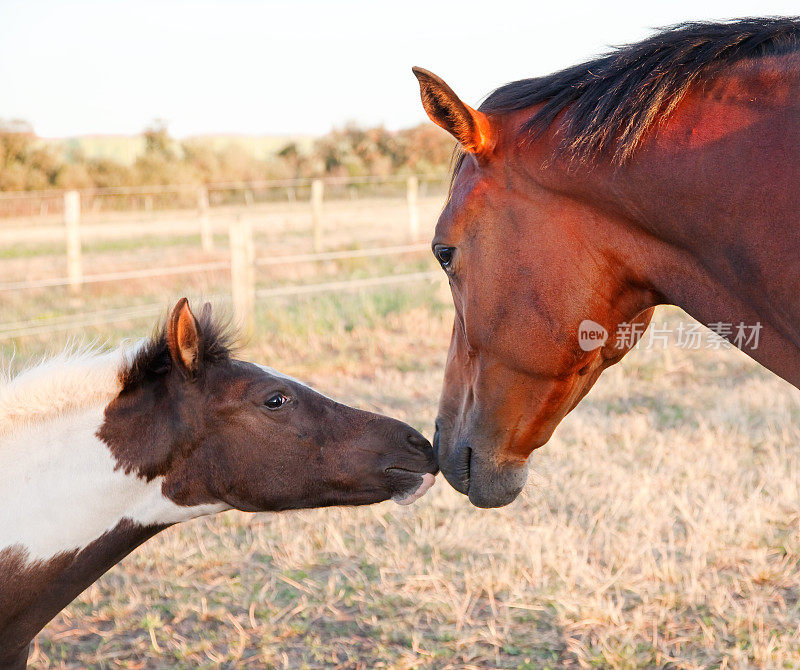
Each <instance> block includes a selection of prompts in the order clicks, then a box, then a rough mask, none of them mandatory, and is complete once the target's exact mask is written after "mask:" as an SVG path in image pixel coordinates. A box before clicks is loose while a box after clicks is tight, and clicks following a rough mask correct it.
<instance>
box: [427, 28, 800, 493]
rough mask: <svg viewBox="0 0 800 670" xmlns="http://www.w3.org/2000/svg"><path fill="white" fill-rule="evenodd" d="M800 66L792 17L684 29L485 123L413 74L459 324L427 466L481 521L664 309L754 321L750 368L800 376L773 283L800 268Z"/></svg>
mask: <svg viewBox="0 0 800 670" xmlns="http://www.w3.org/2000/svg"><path fill="white" fill-rule="evenodd" d="M798 51H800V21H798V20H797V19H790V18H786V19H784V18H775V19H743V20H740V21H733V22H730V23H720V24H705V23H699V24H686V25H682V26H678V27H675V28H673V29H669V30H666V31H665V32H663V33H659V34H656V35H654V36H653V37H651V38H648V39H647V40H644V41H643V42H640V43H638V44H634V45H630V46H628V47H623V48H620V49H618V50H616V51H613V52H611V53H610V54H607V55H605V56H602V57H600V58H598V59H596V60H594V61H592V62H589V63H584V64H582V65H578V66H575V67H572V68H568V69H567V70H564V71H562V72H558V73H555V74H552V75H548V76H545V77H541V78H537V79H527V80H522V81H518V82H512V83H510V84H507V85H505V86H502V87H500V88H499V89H497V90H496V91H494V92H493V93H492V94H491V95H490V96H489V97H488V98H487V99H486V100H485V101H484V103H483V104H482V105H481V106H480V108H479V109H478V110H475V109H473V108H471V107H469V106H468V105H466V104H465V103H464V102H462V101H461V100H460V99H459V98H458V96H457V95H456V94H455V93H454V92H453V91H452V89H451V88H450V87H449V86H448V85H447V84H445V82H443V81H442V80H441V79H439V78H438V77H437V76H435V75H433V74H432V73H430V72H428V71H426V70H422V69H419V68H415V69H414V74H415V75H416V76H417V79H418V80H419V84H420V91H421V96H422V103H423V106H424V107H425V110H426V112H427V113H428V116H429V117H430V118H431V120H433V121H434V122H435V123H436V124H438V125H439V126H441V127H442V128H444V129H445V130H447V131H448V132H449V133H450V134H452V135H453V136H454V137H455V138H456V140H457V141H458V143H459V144H460V147H461V148H460V150H459V152H458V160H457V161H456V164H455V169H454V171H453V181H452V184H451V190H450V194H449V198H448V201H447V203H446V205H445V207H444V210H443V212H442V214H441V216H440V218H439V221H438V225H437V227H436V232H435V236H434V239H433V252H434V255H435V256H436V258H437V259H438V261H439V263H440V264H441V266H442V267H443V269H444V271H445V272H446V273H447V276H448V279H449V282H450V287H451V291H452V295H453V302H454V304H455V312H456V314H455V323H454V326H453V334H452V341H451V344H450V351H449V356H448V359H447V366H446V370H445V379H444V388H443V391H442V396H441V401H440V406H439V416H438V421H437V433H436V436H435V438H434V451H437V449H438V459H439V464H440V467H441V469H442V473H443V474H444V475H445V477H446V478H447V479H448V481H449V482H450V483H451V484H452V485H453V486H454V487H455V488H456V489H458V490H459V491H461V492H462V493H466V494H468V495H469V498H470V500H471V501H472V502H473V503H474V504H476V505H479V506H498V505H503V504H506V503H508V502H510V501H511V500H513V499H514V498H515V496H516V495H517V494H518V493H519V491H520V489H521V488H522V486H523V484H524V481H525V477H526V463H527V458H528V456H529V455H530V454H531V452H532V451H533V450H534V449H536V448H537V447H539V446H541V445H543V444H544V443H545V442H547V440H548V439H549V437H550V435H551V434H552V432H553V430H554V429H555V427H556V426H557V425H558V423H559V422H560V421H561V419H562V418H563V417H564V416H565V415H566V414H567V413H568V412H569V411H570V410H571V409H572V408H573V407H574V406H575V405H576V404H577V403H578V402H579V401H580V399H581V398H582V397H583V396H584V395H585V394H586V393H587V392H588V391H589V389H590V388H591V387H592V385H593V384H594V383H595V381H596V380H597V378H598V376H599V375H600V374H601V372H602V371H603V370H604V369H605V368H607V367H608V366H609V365H611V364H613V363H615V362H617V361H619V360H620V359H621V358H622V357H623V356H624V355H625V353H626V352H627V351H628V350H629V349H630V348H631V347H632V346H633V345H635V343H636V340H637V338H638V337H639V336H640V335H641V334H642V333H643V331H644V329H645V328H646V327H647V324H648V323H649V320H650V317H651V315H652V308H653V307H654V306H655V305H657V304H659V303H673V304H677V305H680V306H681V307H683V308H684V309H686V310H687V311H688V312H689V313H690V314H692V315H693V316H695V318H697V319H698V320H700V321H702V322H704V323H706V324H711V323H715V322H717V321H719V322H724V321H727V322H729V323H734V322H739V321H747V322H749V323H751V324H752V323H756V322H759V324H760V325H763V327H764V335H765V337H764V338H763V342H762V344H763V346H762V347H760V348H759V349H758V350H757V351H753V350H751V351H748V353H750V354H751V355H753V356H754V357H755V358H757V359H758V360H759V361H761V362H763V363H764V365H766V366H767V367H770V368H771V369H773V370H775V371H776V372H778V373H779V374H782V376H784V377H785V378H786V379H789V380H796V379H797V378H798V377H800V373H798V368H799V367H800V365H798V361H797V357H796V356H795V354H794V353H791V354H790V353H789V352H795V351H796V346H797V345H796V343H797V342H798V341H800V335H798V332H800V328H799V327H798V326H797V325H796V318H795V316H796V315H795V314H794V312H793V310H794V307H793V305H794V304H796V301H795V297H794V293H792V291H795V290H796V289H790V288H787V287H792V286H796V282H794V283H793V281H794V280H792V279H790V278H787V277H786V276H781V275H779V276H778V277H777V278H774V277H772V273H775V272H776V270H775V268H776V267H783V268H794V267H796V260H795V259H796V247H794V246H793V245H792V244H791V243H790V242H791V241H792V240H795V239H796V236H797V233H796V231H797V213H796V212H797V211H798V210H797V197H796V195H795V194H797V189H796V188H795V186H794V184H795V183H796V179H797V173H796V171H793V170H792V169H789V168H787V167H786V165H785V163H783V162H781V161H782V160H783V159H782V158H780V157H782V156H788V155H795V154H796V150H797V140H796V138H797V121H798V118H797V109H798V102H797V101H798V99H800V91H799V90H798V89H799V88H800V84H799V83H798V82H799V80H800V72H798V67H797V53H798ZM762 147H767V148H768V150H769V151H771V152H772V154H768V155H766V156H765V155H763V152H764V151H767V149H764V150H763V151H762ZM773 165H774V166H775V167H774V168H772V167H770V166H773ZM778 165H780V166H781V167H780V168H779V167H777V166H778ZM792 165H794V164H793V163H792ZM793 180H795V181H793Z"/></svg>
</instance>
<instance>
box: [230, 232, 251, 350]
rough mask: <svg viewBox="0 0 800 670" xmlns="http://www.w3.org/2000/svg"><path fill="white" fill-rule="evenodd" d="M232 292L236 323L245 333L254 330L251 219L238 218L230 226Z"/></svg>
mask: <svg viewBox="0 0 800 670" xmlns="http://www.w3.org/2000/svg"><path fill="white" fill-rule="evenodd" d="M229 234H230V243H231V292H232V295H233V314H234V319H235V320H236V325H237V326H238V327H239V328H241V329H242V331H243V333H244V334H245V335H248V334H250V333H252V332H253V323H254V310H255V272H254V267H253V261H254V260H255V252H254V249H253V229H252V226H251V225H250V222H249V221H243V220H242V219H240V218H237V220H236V221H234V222H233V223H231V226H230V233H229Z"/></svg>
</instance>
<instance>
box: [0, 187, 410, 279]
mask: <svg viewBox="0 0 800 670" xmlns="http://www.w3.org/2000/svg"><path fill="white" fill-rule="evenodd" d="M363 179H364V180H368V179H372V178H370V177H364V178H363ZM393 179H394V180H398V179H405V184H406V202H407V205H408V238H409V239H410V241H411V242H416V241H417V240H418V239H419V205H418V201H417V192H418V189H419V178H418V177H416V176H412V177H407V178H401V177H396V178H393ZM328 181H331V182H332V181H333V180H328ZM354 181H357V180H354V179H347V180H342V182H341V183H344V184H350V183H354ZM309 183H310V185H311V235H312V240H313V249H314V252H315V253H321V252H322V249H323V227H322V218H323V193H324V187H325V186H324V185H325V182H324V181H323V180H321V179H314V180H311V181H310V182H309ZM162 188H164V189H167V188H172V189H175V188H184V187H169V186H165V187H162ZM193 188H196V189H197V190H196V192H195V199H196V205H197V225H198V229H199V233H200V240H201V244H202V247H203V251H205V252H206V253H208V252H210V251H211V250H212V249H213V246H214V236H213V231H212V228H211V221H210V216H209V209H210V205H209V198H208V186H205V187H199V188H197V187H193ZM250 192H251V191H250V190H246V191H245V193H250ZM95 193H96V191H95ZM1 195H3V194H0V196H1ZM62 200H63V203H62V211H63V222H64V230H65V234H66V256H67V274H68V283H69V286H70V288H71V290H72V291H73V292H75V293H79V292H80V290H81V287H82V286H83V285H84V284H85V283H87V282H86V277H85V276H84V272H83V265H82V256H81V229H80V225H81V222H80V219H81V193H80V192H79V191H76V190H72V191H64V192H62ZM250 200H252V195H251V197H250ZM237 239H238V238H237ZM94 281H95V283H96V282H98V281H105V280H103V279H99V280H98V279H96V278H95V280H94ZM19 284H20V282H16V288H17V290H19V289H20V288H21V287H20V286H19ZM54 285H55V286H57V285H59V284H57V283H56V284H47V283H45V284H41V283H40V284H39V286H40V287H41V286H54ZM0 290H3V289H0ZM4 290H9V289H7V288H6V289H4Z"/></svg>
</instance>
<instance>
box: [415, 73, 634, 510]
mask: <svg viewBox="0 0 800 670" xmlns="http://www.w3.org/2000/svg"><path fill="white" fill-rule="evenodd" d="M414 72H415V74H416V75H417V77H418V79H419V82H420V88H421V92H422V100H423V104H424V106H425V109H426V111H427V112H428V114H429V116H430V117H431V119H432V120H433V121H435V122H436V123H437V124H439V125H440V126H442V127H443V128H445V129H446V130H448V131H449V132H450V133H452V134H453V135H454V137H455V138H456V139H457V140H458V141H459V143H460V145H461V147H462V148H463V152H462V153H461V155H460V157H459V160H458V165H457V168H456V170H455V172H454V177H453V183H452V186H451V192H450V196H449V199H448V202H447V204H446V206H445V208H444V210H443V212H442V214H441V216H440V218H439V221H438V224H437V226H436V232H435V235H434V239H433V244H432V248H433V253H434V255H435V256H436V259H437V260H438V261H439V263H440V264H441V266H442V268H443V269H444V271H445V273H446V274H447V277H448V279H449V282H450V288H451V292H452V295H453V302H454V303H455V312H456V314H455V323H454V325H453V334H452V339H451V343H450V351H449V354H448V358H447V365H446V369H445V377H444V387H443V390H442V396H441V400H440V405H439V415H438V418H437V424H436V428H437V430H436V436H435V437H434V451H437V457H438V459H439V465H440V467H441V470H442V473H443V474H444V475H445V477H446V478H447V480H448V481H449V482H450V483H451V484H452V485H453V487H455V488H456V489H457V490H459V491H461V492H462V493H465V494H467V495H469V498H470V500H471V501H472V502H473V504H475V505H478V506H481V507H494V506H499V505H504V504H507V503H509V502H511V501H512V500H513V499H514V498H515V497H516V496H517V494H518V493H519V492H520V490H521V489H522V486H523V485H524V483H525V479H526V476H527V458H528V456H529V455H530V453H531V452H532V451H533V450H534V449H536V448H537V447H539V446H541V445H543V444H544V443H545V442H547V440H548V439H549V438H550V435H551V434H552V432H553V430H554V429H555V427H556V425H557V424H558V423H559V421H560V420H561V419H562V418H563V417H564V416H565V415H566V414H567V413H568V412H569V411H570V410H571V409H572V408H573V407H574V406H575V404H576V403H577V402H578V401H579V400H580V399H581V398H582V397H583V396H584V395H585V394H586V393H587V392H588V390H589V389H590V388H591V386H592V384H594V382H595V380H596V379H597V377H598V376H599V374H600V373H601V372H602V370H603V369H604V368H606V367H607V366H609V365H611V364H612V363H614V362H616V361H618V360H619V359H620V358H621V357H622V356H623V355H624V353H625V352H626V351H627V349H629V348H630V346H632V344H633V343H630V344H629V345H628V346H627V347H626V348H624V349H622V350H621V349H619V348H618V347H616V346H614V345H615V340H614V339H613V338H610V339H609V338H606V340H605V344H604V345H603V346H597V347H592V348H589V347H586V346H584V347H582V346H581V342H580V339H579V335H580V333H579V331H580V328H581V324H582V323H583V324H584V328H586V327H587V326H590V325H591V323H592V322H594V324H596V325H595V328H596V330H597V331H598V332H600V333H605V334H609V333H610V334H613V333H615V332H616V331H617V328H618V325H619V324H620V323H621V322H622V321H623V320H625V319H626V318H627V317H628V316H629V314H628V313H629V312H630V307H631V306H629V305H623V304H622V303H624V302H625V301H626V296H624V295H622V296H620V295H616V294H615V288H616V287H615V285H614V284H613V283H612V281H610V280H614V279H615V278H616V277H617V276H618V275H619V274H620V273H621V271H622V268H621V267H620V266H619V265H617V264H616V263H615V259H614V257H613V256H603V257H598V256H596V255H594V254H593V253H592V249H591V247H590V246H588V245H586V244H585V243H584V241H583V240H582V239H581V236H580V235H579V234H578V231H579V227H580V226H579V223H578V222H579V221H582V220H585V219H586V218H587V217H588V218H591V217H592V216H594V214H593V213H592V212H591V211H590V210H589V209H588V208H587V207H585V206H584V205H582V204H581V203H580V202H577V201H573V200H570V199H569V198H565V197H563V196H561V195H560V194H559V193H558V192H554V191H552V190H550V189H548V188H544V187H543V186H541V185H539V184H537V183H536V181H533V180H531V178H530V175H529V170H528V169H527V165H528V164H529V161H530V158H529V157H527V156H526V157H525V160H524V161H523V160H521V158H520V154H521V152H522V151H523V149H522V148H520V147H519V146H517V144H516V137H517V132H516V128H515V123H517V122H518V119H516V118H515V117H513V116H512V117H511V118H508V117H499V116H493V115H491V114H488V113H484V112H482V111H478V110H474V109H472V108H470V107H469V106H467V105H466V104H464V103H463V102H461V101H460V100H459V99H458V97H457V96H456V95H455V93H453V91H452V90H451V89H450V88H449V87H448V86H447V84H445V83H444V82H443V81H442V80H441V79H439V78H438V77H436V76H435V75H433V74H432V73H429V72H427V71H425V70H421V69H418V68H415V70H414ZM620 279H621V277H620ZM598 289H599V290H598ZM643 307H644V306H642V308H643ZM642 308H637V309H636V310H635V311H637V312H638V311H641V309H642ZM640 318H641V320H642V321H643V322H644V324H645V325H646V323H647V321H648V320H649V312H645V313H644V314H643V315H642V316H641V317H640ZM597 343H598V344H601V342H600V341H599V340H598V342H597Z"/></svg>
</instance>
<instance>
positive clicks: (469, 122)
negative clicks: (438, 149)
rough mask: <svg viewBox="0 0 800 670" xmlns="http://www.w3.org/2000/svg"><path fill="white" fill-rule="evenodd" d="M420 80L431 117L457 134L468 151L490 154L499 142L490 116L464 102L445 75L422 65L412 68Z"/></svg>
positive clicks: (423, 97) (422, 94) (420, 88)
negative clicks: (446, 81) (449, 84)
mask: <svg viewBox="0 0 800 670" xmlns="http://www.w3.org/2000/svg"><path fill="white" fill-rule="evenodd" d="M411 69H412V71H413V72H414V75H415V76H416V78H417V81H419V93H420V96H421V97H422V106H423V107H424V108H425V111H426V112H427V114H428V116H429V117H430V119H431V121H433V122H434V123H435V124H436V125H438V126H441V127H442V128H444V129H445V130H446V131H447V132H448V133H450V134H451V135H452V136H453V137H455V138H456V139H457V140H458V142H459V144H461V146H462V147H464V150H465V151H468V152H469V153H471V154H475V155H477V156H478V157H481V156H488V155H489V154H490V153H491V152H492V149H494V146H495V144H496V143H497V138H496V131H495V129H494V128H493V127H492V123H491V121H490V120H489V117H488V116H486V114H484V113H483V112H479V111H478V110H477V109H472V107H470V106H469V105H467V104H466V103H464V102H462V101H461V99H460V98H459V97H458V96H457V95H456V94H455V93H454V92H453V89H452V88H450V87H449V86H448V85H447V84H445V83H444V81H443V80H442V79H440V78H439V77H437V76H436V75H435V74H433V72H428V70H424V69H422V68H421V67H414V68H411Z"/></svg>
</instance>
